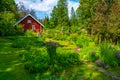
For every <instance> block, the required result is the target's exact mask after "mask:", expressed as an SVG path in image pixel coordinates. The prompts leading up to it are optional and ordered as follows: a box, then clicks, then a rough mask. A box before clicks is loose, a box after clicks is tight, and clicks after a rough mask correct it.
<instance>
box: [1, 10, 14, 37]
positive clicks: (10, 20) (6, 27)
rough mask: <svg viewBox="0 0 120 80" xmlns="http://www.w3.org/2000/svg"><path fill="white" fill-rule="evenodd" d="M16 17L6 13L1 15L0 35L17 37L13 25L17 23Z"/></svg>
mask: <svg viewBox="0 0 120 80" xmlns="http://www.w3.org/2000/svg"><path fill="white" fill-rule="evenodd" d="M14 17H15V15H14V14H13V13H11V12H8V11H4V12H1V13H0V35H1V36H5V35H7V36H8V35H15V29H14V27H13V24H14V23H15V18H14Z"/></svg>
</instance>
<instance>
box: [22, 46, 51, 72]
mask: <svg viewBox="0 0 120 80" xmlns="http://www.w3.org/2000/svg"><path fill="white" fill-rule="evenodd" d="M31 51H32V52H31ZM31 51H30V52H27V53H25V54H24V55H23V57H24V58H25V61H26V63H25V68H26V69H27V70H28V71H29V72H44V71H46V70H47V69H48V68H49V63H50V59H49V56H48V54H47V52H46V49H45V48H41V49H40V50H37V49H31Z"/></svg>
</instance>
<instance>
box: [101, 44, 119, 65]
mask: <svg viewBox="0 0 120 80" xmlns="http://www.w3.org/2000/svg"><path fill="white" fill-rule="evenodd" d="M114 53H115V48H114V47H112V46H111V45H109V44H107V43H105V44H101V45H100V53H99V58H100V60H101V61H102V62H103V63H105V64H107V65H110V66H117V65H118V63H117V60H116V58H115V54H114Z"/></svg>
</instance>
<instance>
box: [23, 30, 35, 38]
mask: <svg viewBox="0 0 120 80" xmlns="http://www.w3.org/2000/svg"><path fill="white" fill-rule="evenodd" d="M25 36H26V37H37V33H34V32H33V31H32V30H27V32H26V33H25Z"/></svg>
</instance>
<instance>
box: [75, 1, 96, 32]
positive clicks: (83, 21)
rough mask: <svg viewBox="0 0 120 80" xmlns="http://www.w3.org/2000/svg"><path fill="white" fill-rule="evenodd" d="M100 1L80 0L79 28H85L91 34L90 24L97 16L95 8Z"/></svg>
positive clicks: (78, 10)
mask: <svg viewBox="0 0 120 80" xmlns="http://www.w3.org/2000/svg"><path fill="white" fill-rule="evenodd" d="M97 1H98V0H80V2H79V3H80V6H79V7H78V9H77V17H78V26H80V27H81V28H85V29H87V30H88V32H89V33H90V32H91V30H90V26H89V23H90V22H91V18H92V16H94V14H95V6H96V5H97Z"/></svg>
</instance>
